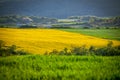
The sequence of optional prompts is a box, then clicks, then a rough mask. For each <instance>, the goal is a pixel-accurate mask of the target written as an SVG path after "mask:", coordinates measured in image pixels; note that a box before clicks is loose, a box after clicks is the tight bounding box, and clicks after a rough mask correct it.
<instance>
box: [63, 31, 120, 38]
mask: <svg viewBox="0 0 120 80" xmlns="http://www.w3.org/2000/svg"><path fill="white" fill-rule="evenodd" d="M61 30H64V31H69V32H75V33H81V34H85V35H90V36H95V37H99V38H104V39H112V40H120V29H61Z"/></svg>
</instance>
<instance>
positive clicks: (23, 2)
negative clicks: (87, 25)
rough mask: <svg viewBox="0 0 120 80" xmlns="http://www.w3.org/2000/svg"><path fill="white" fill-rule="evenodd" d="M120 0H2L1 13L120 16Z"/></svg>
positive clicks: (54, 15)
mask: <svg viewBox="0 0 120 80" xmlns="http://www.w3.org/2000/svg"><path fill="white" fill-rule="evenodd" d="M119 3H120V0H0V15H11V14H12V15H13V14H15V15H29V16H46V17H52V18H67V17H68V16H83V15H95V16H101V17H105V16H107V17H108V16H118V15H120V9H119V8H120V5H119Z"/></svg>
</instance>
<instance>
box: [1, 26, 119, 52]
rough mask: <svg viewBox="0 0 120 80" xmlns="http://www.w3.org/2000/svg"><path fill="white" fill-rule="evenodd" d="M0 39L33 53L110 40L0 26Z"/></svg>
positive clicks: (52, 31)
mask: <svg viewBox="0 0 120 80" xmlns="http://www.w3.org/2000/svg"><path fill="white" fill-rule="evenodd" d="M0 40H3V41H5V42H6V44H7V45H13V44H14V45H17V46H18V49H23V50H25V51H27V52H30V53H34V54H43V53H45V52H46V51H48V52H49V51H52V50H53V49H57V50H62V49H63V48H65V47H67V48H71V46H83V45H86V46H87V47H89V46H91V45H93V46H96V47H102V46H106V45H107V44H108V42H109V41H110V40H107V39H101V38H96V37H92V36H87V35H83V34H78V33H72V32H66V31H60V30H54V29H8V28H0ZM111 41H112V42H113V44H114V46H116V45H120V41H116V40H111Z"/></svg>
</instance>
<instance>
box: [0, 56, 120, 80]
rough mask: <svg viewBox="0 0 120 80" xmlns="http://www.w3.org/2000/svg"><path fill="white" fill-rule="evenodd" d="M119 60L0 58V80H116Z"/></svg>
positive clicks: (119, 58)
mask: <svg viewBox="0 0 120 80" xmlns="http://www.w3.org/2000/svg"><path fill="white" fill-rule="evenodd" d="M119 61H120V57H119V56H114V57H100V56H44V55H42V56H40V55H27V56H10V57H2V58H0V79H1V80H106V79H107V80H119V79H120V62H119Z"/></svg>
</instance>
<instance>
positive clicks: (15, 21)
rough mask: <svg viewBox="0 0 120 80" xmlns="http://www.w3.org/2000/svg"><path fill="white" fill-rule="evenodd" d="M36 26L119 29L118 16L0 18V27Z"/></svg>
mask: <svg viewBox="0 0 120 80" xmlns="http://www.w3.org/2000/svg"><path fill="white" fill-rule="evenodd" d="M19 24H21V25H23V24H25V25H37V26H40V25H41V24H45V25H49V26H57V27H58V26H60V27H66V26H67V27H70V26H74V27H75V26H85V27H96V26H107V27H110V26H117V27H120V16H116V17H97V16H70V17H68V18H66V19H57V18H48V17H40V16H21V15H7V16H0V25H19Z"/></svg>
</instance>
